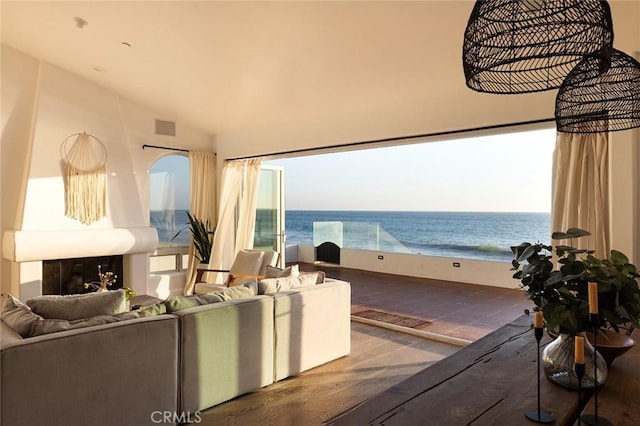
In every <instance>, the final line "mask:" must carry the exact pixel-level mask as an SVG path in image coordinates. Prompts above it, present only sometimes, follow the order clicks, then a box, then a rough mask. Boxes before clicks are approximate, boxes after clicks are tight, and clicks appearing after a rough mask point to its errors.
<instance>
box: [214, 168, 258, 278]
mask: <svg viewBox="0 0 640 426" xmlns="http://www.w3.org/2000/svg"><path fill="white" fill-rule="evenodd" d="M261 164H262V160H260V159H248V160H235V161H227V162H226V163H225V165H224V168H223V169H222V193H221V195H220V214H219V217H218V224H217V227H216V238H215V240H214V242H213V249H212V250H211V260H210V262H209V268H211V269H229V268H230V267H231V264H232V263H233V260H234V259H235V256H236V253H237V252H238V251H239V250H241V249H249V248H252V247H253V233H254V230H255V221H256V204H257V200H258V178H259V176H260V165H261ZM236 224H237V226H236ZM210 275H212V274H210ZM223 278H224V275H223V274H216V275H214V277H213V279H212V280H210V279H208V280H207V281H212V282H217V283H221V282H222V281H223Z"/></svg>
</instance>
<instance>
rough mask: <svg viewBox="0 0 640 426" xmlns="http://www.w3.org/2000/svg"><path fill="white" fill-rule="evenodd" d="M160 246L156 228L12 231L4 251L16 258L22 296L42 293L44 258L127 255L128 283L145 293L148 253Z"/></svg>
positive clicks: (3, 247)
mask: <svg viewBox="0 0 640 426" xmlns="http://www.w3.org/2000/svg"><path fill="white" fill-rule="evenodd" d="M157 246H158V234H157V231H156V230H155V228H151V227H146V228H101V229H73V230H34V231H8V232H5V234H4V236H3V239H2V254H3V256H4V257H5V258H6V259H9V260H10V261H12V262H14V266H16V267H17V270H18V276H19V288H20V294H19V295H18V296H19V297H20V299H22V300H26V299H28V298H30V297H35V296H40V295H42V279H43V261H44V260H54V259H68V258H82V257H96V256H109V255H123V266H124V268H123V280H124V286H126V287H130V288H132V289H133V290H134V291H136V292H138V293H140V294H145V293H146V290H147V288H146V287H147V278H148V256H149V254H151V253H153V252H154V251H155V250H156V248H157Z"/></svg>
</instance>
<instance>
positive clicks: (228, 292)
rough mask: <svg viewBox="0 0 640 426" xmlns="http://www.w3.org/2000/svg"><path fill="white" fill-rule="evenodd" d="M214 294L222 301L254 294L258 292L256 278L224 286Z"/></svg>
mask: <svg viewBox="0 0 640 426" xmlns="http://www.w3.org/2000/svg"><path fill="white" fill-rule="evenodd" d="M214 294H215V295H217V296H219V297H221V298H222V300H224V301H227V300H233V299H243V298H245V297H251V296H255V295H256V294H258V280H256V279H252V280H251V281H250V282H247V283H245V284H243V285H237V286H234V287H229V288H225V289H224V290H222V291H218V292H216V293H214Z"/></svg>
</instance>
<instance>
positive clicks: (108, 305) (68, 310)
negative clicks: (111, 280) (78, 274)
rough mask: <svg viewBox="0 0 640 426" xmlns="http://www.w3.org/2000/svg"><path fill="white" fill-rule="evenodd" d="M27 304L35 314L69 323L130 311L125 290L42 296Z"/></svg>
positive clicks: (30, 300)
mask: <svg viewBox="0 0 640 426" xmlns="http://www.w3.org/2000/svg"><path fill="white" fill-rule="evenodd" d="M25 303H26V304H27V306H29V307H30V308H31V310H32V311H33V312H35V313H36V314H38V315H40V316H42V317H44V318H48V319H65V320H69V321H74V320H77V319H82V318H91V317H95V316H98V315H117V314H120V313H122V312H126V311H127V310H128V309H127V300H126V297H125V293H124V290H123V289H119V290H113V291H104V292H97V293H87V294H71V295H66V296H40V297H34V298H32V299H29V300H27V301H26V302H25Z"/></svg>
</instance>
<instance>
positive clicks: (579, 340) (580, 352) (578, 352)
mask: <svg viewBox="0 0 640 426" xmlns="http://www.w3.org/2000/svg"><path fill="white" fill-rule="evenodd" d="M574 358H575V363H576V364H584V337H582V336H576V340H575V357H574Z"/></svg>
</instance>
